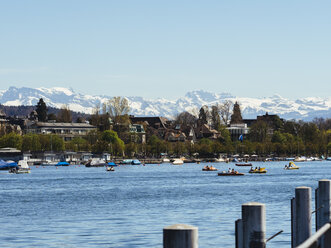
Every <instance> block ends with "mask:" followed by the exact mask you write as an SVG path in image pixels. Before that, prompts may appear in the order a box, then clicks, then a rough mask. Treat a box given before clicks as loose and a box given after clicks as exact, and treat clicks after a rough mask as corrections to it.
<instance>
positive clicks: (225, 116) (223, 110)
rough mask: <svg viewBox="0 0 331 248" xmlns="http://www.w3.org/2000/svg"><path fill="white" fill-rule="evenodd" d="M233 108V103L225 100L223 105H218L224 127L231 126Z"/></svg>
mask: <svg viewBox="0 0 331 248" xmlns="http://www.w3.org/2000/svg"><path fill="white" fill-rule="evenodd" d="M232 106H233V103H232V102H231V101H229V100H225V101H224V102H223V103H222V104H219V105H218V109H219V112H220V116H221V118H222V121H223V123H224V125H228V124H229V119H230V117H231V108H232Z"/></svg>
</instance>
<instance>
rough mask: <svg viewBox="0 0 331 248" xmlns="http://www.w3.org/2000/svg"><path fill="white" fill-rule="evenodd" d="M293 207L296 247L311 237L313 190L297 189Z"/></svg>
mask: <svg viewBox="0 0 331 248" xmlns="http://www.w3.org/2000/svg"><path fill="white" fill-rule="evenodd" d="M293 205H294V206H293V207H294V214H293V216H292V232H293V233H292V242H293V243H292V247H296V246H298V245H300V244H301V243H303V242H304V241H305V240H306V239H308V238H309V237H310V236H311V229H312V227H311V215H312V214H311V188H310V187H297V188H295V198H294V204H293Z"/></svg>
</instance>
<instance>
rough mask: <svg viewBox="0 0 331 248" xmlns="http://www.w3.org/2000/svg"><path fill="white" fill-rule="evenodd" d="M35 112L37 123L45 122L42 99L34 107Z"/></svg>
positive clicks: (45, 111)
mask: <svg viewBox="0 0 331 248" xmlns="http://www.w3.org/2000/svg"><path fill="white" fill-rule="evenodd" d="M36 107H37V108H36V112H37V114H38V121H41V122H45V121H47V107H46V103H45V102H44V100H43V99H42V98H40V99H39V102H38V103H37V106H36Z"/></svg>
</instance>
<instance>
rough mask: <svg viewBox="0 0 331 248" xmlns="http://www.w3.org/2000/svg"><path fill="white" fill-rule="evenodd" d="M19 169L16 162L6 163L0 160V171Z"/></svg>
mask: <svg viewBox="0 0 331 248" xmlns="http://www.w3.org/2000/svg"><path fill="white" fill-rule="evenodd" d="M14 168H16V169H18V164H17V163H16V162H14V161H11V160H10V161H4V160H0V170H10V169H14Z"/></svg>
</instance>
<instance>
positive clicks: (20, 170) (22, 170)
mask: <svg viewBox="0 0 331 248" xmlns="http://www.w3.org/2000/svg"><path fill="white" fill-rule="evenodd" d="M17 165H18V167H16V168H12V169H10V170H9V173H15V174H26V173H30V167H29V165H28V162H27V161H26V160H19V161H18V163H17Z"/></svg>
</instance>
